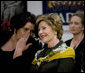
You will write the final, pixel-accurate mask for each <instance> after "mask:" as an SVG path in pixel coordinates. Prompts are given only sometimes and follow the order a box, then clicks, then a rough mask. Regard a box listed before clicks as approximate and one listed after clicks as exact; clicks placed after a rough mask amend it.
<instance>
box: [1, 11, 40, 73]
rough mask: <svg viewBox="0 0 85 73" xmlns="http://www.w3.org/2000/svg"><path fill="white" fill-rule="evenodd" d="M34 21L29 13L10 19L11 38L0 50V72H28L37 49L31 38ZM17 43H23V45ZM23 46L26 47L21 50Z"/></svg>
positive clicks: (33, 17)
mask: <svg viewBox="0 0 85 73" xmlns="http://www.w3.org/2000/svg"><path fill="white" fill-rule="evenodd" d="M35 19H36V17H35V15H33V14H31V13H29V12H26V13H22V14H19V15H16V16H14V17H13V18H12V19H11V29H10V31H11V32H12V34H11V35H10V36H11V37H10V39H8V40H7V41H5V42H4V43H3V44H2V45H1V48H0V66H1V69H0V71H1V72H23V73H24V72H27V71H29V70H28V69H29V67H30V63H31V61H32V59H33V56H34V53H35V52H36V51H37V49H38V47H39V46H38V44H37V42H36V41H35V40H34V39H33V38H32V36H33V31H34V28H35ZM28 39H29V41H28ZM19 42H24V43H25V44H23V43H19ZM28 43H29V44H28ZM19 45H21V48H18V47H19ZM23 45H26V46H25V47H24V48H22V46H23ZM29 46H30V47H29ZM28 47H29V49H28ZM28 59H29V60H28Z"/></svg>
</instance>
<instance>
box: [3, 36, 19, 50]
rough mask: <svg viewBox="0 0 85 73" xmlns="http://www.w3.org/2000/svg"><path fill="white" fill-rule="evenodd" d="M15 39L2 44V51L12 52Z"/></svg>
mask: <svg viewBox="0 0 85 73" xmlns="http://www.w3.org/2000/svg"><path fill="white" fill-rule="evenodd" d="M16 43H17V41H16V39H13V36H12V37H11V38H10V40H9V41H7V43H6V44H4V45H3V46H2V47H1V48H2V50H3V51H13V50H14V49H15V48H16Z"/></svg>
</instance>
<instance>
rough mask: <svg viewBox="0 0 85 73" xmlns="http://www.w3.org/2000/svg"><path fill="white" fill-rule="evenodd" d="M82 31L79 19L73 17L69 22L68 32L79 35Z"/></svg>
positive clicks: (82, 27)
mask: <svg viewBox="0 0 85 73" xmlns="http://www.w3.org/2000/svg"><path fill="white" fill-rule="evenodd" d="M83 31H84V26H83V25H82V21H81V18H80V17H78V16H73V17H72V18H71V20H70V32H71V33H72V34H74V35H75V34H79V33H82V32H83Z"/></svg>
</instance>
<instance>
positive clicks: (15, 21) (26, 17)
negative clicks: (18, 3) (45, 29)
mask: <svg viewBox="0 0 85 73" xmlns="http://www.w3.org/2000/svg"><path fill="white" fill-rule="evenodd" d="M35 21H36V16H35V15H34V14H31V13H30V12H24V13H21V14H18V15H15V16H14V17H13V18H12V19H11V30H12V32H14V29H16V30H18V29H20V28H22V27H23V26H24V25H25V24H26V23H27V22H31V23H32V24H35Z"/></svg>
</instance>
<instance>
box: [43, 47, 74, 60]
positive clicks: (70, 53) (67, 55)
mask: <svg viewBox="0 0 85 73" xmlns="http://www.w3.org/2000/svg"><path fill="white" fill-rule="evenodd" d="M61 58H73V59H75V52H74V50H73V49H71V48H70V47H68V48H67V49H66V51H64V52H62V53H60V52H59V53H56V54H55V55H53V56H52V57H50V58H48V59H45V61H47V60H54V59H61Z"/></svg>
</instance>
